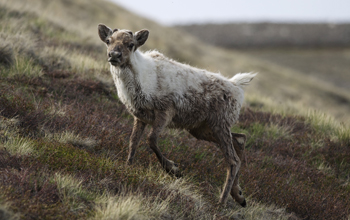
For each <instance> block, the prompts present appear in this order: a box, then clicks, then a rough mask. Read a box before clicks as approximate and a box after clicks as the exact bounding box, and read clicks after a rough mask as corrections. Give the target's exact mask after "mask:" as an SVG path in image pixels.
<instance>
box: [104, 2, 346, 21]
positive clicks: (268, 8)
mask: <svg viewBox="0 0 350 220" xmlns="http://www.w3.org/2000/svg"><path fill="white" fill-rule="evenodd" d="M111 1H113V2H116V3H117V4H119V5H121V6H123V7H124V8H126V9H128V10H130V11H132V12H135V13H137V14H139V15H142V16H144V17H147V18H150V19H152V20H154V21H157V22H158V23H161V24H164V25H172V24H187V23H205V22H212V23H222V22H263V21H270V22H331V23H338V22H350V0H111Z"/></svg>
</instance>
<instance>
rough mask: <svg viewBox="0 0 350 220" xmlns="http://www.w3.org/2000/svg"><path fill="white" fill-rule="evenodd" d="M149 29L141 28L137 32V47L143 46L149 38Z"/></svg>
mask: <svg viewBox="0 0 350 220" xmlns="http://www.w3.org/2000/svg"><path fill="white" fill-rule="evenodd" d="M148 35H149V31H148V30H145V29H144V30H141V31H138V32H136V33H135V40H136V42H137V45H136V47H140V46H142V45H143V44H144V43H145V42H146V40H147V39H148Z"/></svg>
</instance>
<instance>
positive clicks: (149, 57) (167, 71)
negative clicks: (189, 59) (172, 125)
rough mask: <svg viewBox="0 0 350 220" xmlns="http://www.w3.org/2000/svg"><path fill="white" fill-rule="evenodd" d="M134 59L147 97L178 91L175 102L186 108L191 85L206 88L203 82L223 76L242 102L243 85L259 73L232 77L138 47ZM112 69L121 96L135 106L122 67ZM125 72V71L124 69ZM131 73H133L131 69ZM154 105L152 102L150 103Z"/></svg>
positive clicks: (131, 58) (125, 101)
mask: <svg viewBox="0 0 350 220" xmlns="http://www.w3.org/2000/svg"><path fill="white" fill-rule="evenodd" d="M130 62H131V64H132V66H133V68H134V70H135V72H137V74H138V76H135V77H137V78H138V80H139V83H140V86H141V90H142V92H143V93H144V94H145V95H146V98H147V97H148V98H150V97H162V96H165V95H167V94H170V93H173V94H176V95H177V96H176V97H178V98H179V99H178V100H177V101H175V102H174V103H175V105H177V107H178V108H186V107H185V106H181V105H184V104H186V103H182V102H181V101H182V99H181V98H182V97H183V96H184V94H186V93H187V92H188V91H189V89H192V90H195V91H198V92H199V93H202V92H203V89H204V88H203V86H202V84H203V83H205V82H208V81H210V80H221V81H222V82H223V83H224V87H225V88H223V89H228V90H230V91H231V92H232V96H233V97H235V99H236V100H237V104H238V105H239V106H242V103H243V99H244V92H243V89H242V87H243V86H245V85H247V84H248V83H249V82H250V81H251V80H252V79H253V77H254V76H255V75H256V74H252V73H241V74H236V75H235V76H234V77H232V78H231V79H227V78H226V77H224V76H222V75H220V74H219V73H212V72H209V71H207V70H203V69H198V68H195V67H192V66H189V65H187V64H182V63H179V62H176V61H174V60H171V59H168V58H166V57H164V55H162V54H161V53H159V52H157V51H148V52H145V53H142V52H140V51H139V50H136V51H135V52H134V53H132V54H131V55H130ZM111 73H112V75H113V79H114V81H115V85H116V87H117V90H118V96H119V98H120V100H121V101H122V102H123V103H124V104H125V105H126V106H127V107H131V108H132V107H133V100H132V97H133V94H130V91H129V90H128V89H127V86H126V85H125V84H124V83H125V82H124V81H123V77H122V76H121V75H120V74H121V70H120V68H118V67H115V66H113V65H111ZM123 74H125V73H123ZM129 74H133V73H131V71H130V73H129ZM159 78H160V79H161V88H162V89H161V90H159V88H158V87H159V85H158V83H159ZM220 92H221V91H218V92H217V93H216V92H215V91H212V92H211V93H209V94H208V97H203V98H204V99H208V100H209V99H211V98H216V97H215V96H218V95H219V94H220ZM150 108H151V106H150ZM239 109H240V107H239V108H237V110H238V111H236V112H235V115H236V117H235V118H238V115H239Z"/></svg>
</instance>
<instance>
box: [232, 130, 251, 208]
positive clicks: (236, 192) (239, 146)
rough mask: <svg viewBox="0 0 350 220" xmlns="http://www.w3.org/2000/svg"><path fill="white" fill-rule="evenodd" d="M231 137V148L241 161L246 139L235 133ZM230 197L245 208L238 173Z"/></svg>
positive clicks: (243, 135) (244, 136)
mask: <svg viewBox="0 0 350 220" xmlns="http://www.w3.org/2000/svg"><path fill="white" fill-rule="evenodd" d="M231 135H232V143H233V147H234V148H235V150H236V153H237V155H238V157H239V159H240V160H241V161H242V160H243V152H244V147H245V143H246V140H247V137H246V135H245V134H237V133H231ZM231 196H232V198H234V199H235V200H236V202H238V203H239V204H240V205H241V206H242V207H246V205H247V203H246V200H245V198H244V196H243V193H242V190H241V187H240V186H239V172H238V173H237V176H236V178H235V181H234V182H233V186H232V189H231Z"/></svg>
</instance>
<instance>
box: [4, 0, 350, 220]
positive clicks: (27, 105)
mask: <svg viewBox="0 0 350 220" xmlns="http://www.w3.org/2000/svg"><path fill="white" fill-rule="evenodd" d="M52 9H55V10H52ZM0 17H1V23H0V37H1V44H0V63H1V66H0V71H1V73H0V77H1V78H0V79H1V80H0V188H1V190H0V219H10V218H12V219H18V218H21V219H142V218H144V219H150V218H153V219H171V218H174V219H212V218H214V216H215V218H216V219H230V218H235V219H239V218H241V217H240V216H243V217H244V218H245V219H288V218H297V217H300V218H309V219H320V218H326V219H332V218H333V219H345V218H348V216H349V214H350V210H349V209H350V202H349V200H348V195H349V193H350V188H349V187H350V184H349V170H350V147H349V144H350V137H349V130H348V129H347V128H344V127H341V126H339V125H337V124H336V122H334V121H332V120H329V121H327V117H326V116H323V115H320V114H317V113H310V112H303V114H304V116H294V115H291V114H290V111H289V110H288V109H281V108H280V107H278V106H277V107H276V104H275V103H274V102H271V100H268V99H266V98H262V97H261V96H257V95H255V96H251V97H248V105H250V106H251V107H246V108H244V109H243V111H242V114H241V120H240V123H239V124H238V126H237V127H235V128H234V129H235V130H236V131H239V132H244V133H247V134H248V135H249V137H250V139H249V142H248V144H247V151H246V155H245V160H244V165H243V167H242V174H241V185H242V187H243V188H244V192H245V194H246V195H247V196H248V202H249V208H247V209H242V208H240V207H238V206H237V205H236V204H235V203H234V202H233V201H232V200H229V203H228V208H225V207H220V206H217V205H216V202H217V201H218V196H219V195H220V190H221V186H222V184H223V180H224V177H225V172H224V171H223V170H224V167H225V164H224V163H223V162H222V156H221V152H220V151H219V150H218V149H216V148H215V147H214V146H212V145H211V144H209V143H206V142H201V141H196V140H194V139H193V138H191V137H190V136H189V135H188V134H187V133H184V132H178V131H173V130H167V131H166V132H165V133H164V134H163V135H162V138H161V140H160V141H159V145H160V147H161V149H162V151H163V152H164V154H165V155H166V156H167V157H169V158H172V159H174V160H175V161H176V162H179V163H180V165H181V168H182V169H183V171H184V174H185V177H184V178H182V179H174V178H172V177H170V176H168V175H166V174H165V173H164V172H163V171H162V170H161V169H160V166H159V164H158V162H157V161H156V158H155V156H154V155H153V154H152V153H150V150H149V149H148V147H147V146H146V144H145V140H144V139H142V141H141V146H140V149H139V150H138V154H137V157H136V159H137V161H138V162H139V163H138V164H135V165H133V166H126V165H125V158H126V155H127V145H128V138H129V135H130V132H131V127H132V120H131V117H130V116H129V115H128V113H127V112H126V111H125V108H124V107H123V105H121V103H120V102H119V101H118V98H117V95H116V93H115V89H114V87H113V84H112V83H111V78H110V75H109V72H108V65H107V63H106V61H105V59H106V58H105V52H104V50H105V49H104V46H103V45H101V43H100V42H99V40H98V37H97V31H96V25H97V23H100V22H101V23H106V24H107V25H109V26H111V27H119V28H128V29H131V30H133V31H136V30H138V29H141V28H144V27H147V28H149V29H150V31H151V37H150V39H149V42H148V43H147V47H146V48H144V49H147V48H158V49H159V50H161V51H162V52H164V53H165V54H167V55H169V56H171V57H174V58H176V59H178V60H182V61H186V62H188V63H190V64H192V65H197V66H200V67H205V68H209V69H211V70H215V69H220V70H222V71H223V72H224V71H225V70H226V69H227V71H226V72H230V73H231V72H236V71H238V70H242V71H246V70H248V69H249V70H254V69H255V67H259V68H263V67H265V66H264V64H263V63H259V62H258V61H254V60H253V59H250V58H249V57H241V56H239V55H238V54H235V53H228V52H227V51H223V50H220V49H216V48H213V47H210V46H207V45H204V44H201V43H198V42H196V40H194V39H193V38H191V37H188V36H186V35H184V34H183V33H180V32H177V31H175V30H173V29H170V28H164V27H161V26H159V25H157V24H156V23H153V22H151V21H147V20H144V19H141V18H139V17H137V16H135V15H132V14H130V13H129V12H127V11H125V10H123V9H121V8H119V7H118V6H115V5H112V4H111V3H108V2H101V1H97V0H91V1H89V4H87V3H86V1H82V0H81V1H74V2H71V1H64V0H61V1H50V3H49V2H46V1H40V0H37V1H31V4H30V5H29V4H26V3H25V1H21V0H16V1H11V3H10V1H1V8H0ZM160 36H161V37H160ZM208 51H210V53H208ZM231 60H233V62H231ZM266 68H267V69H268V70H274V71H275V72H272V73H271V74H274V73H276V74H277V72H278V71H277V70H278V68H277V67H270V66H268V67H266ZM274 68H275V69H274ZM228 70H230V71H228ZM282 75H283V76H282V77H285V78H288V79H289V80H295V82H299V81H298V79H294V78H292V77H289V76H288V75H287V74H282ZM257 81H258V82H256V83H255V84H253V85H252V86H251V87H257V88H259V89H263V88H266V87H267V86H268V83H269V82H273V80H271V79H269V80H267V79H264V78H263V77H261V78H260V80H257ZM279 81H282V78H281V79H279ZM264 83H265V84H266V85H265V84H264ZM304 83H307V82H304ZM269 85H271V84H269ZM264 86H266V87H264ZM270 87H271V86H270ZM251 90H252V89H251ZM251 90H249V91H251ZM249 91H248V93H249ZM282 95H283V93H282V94H281V97H282ZM310 97H311V95H310ZM262 105H263V107H261V106H262ZM254 106H258V107H259V108H260V110H258V109H257V108H255V107H254ZM291 106H292V105H291ZM294 108H295V107H294ZM271 109H272V110H271ZM261 110H264V111H261ZM268 110H269V111H268ZM176 158H177V159H176ZM301 204H302V205H301Z"/></svg>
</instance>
